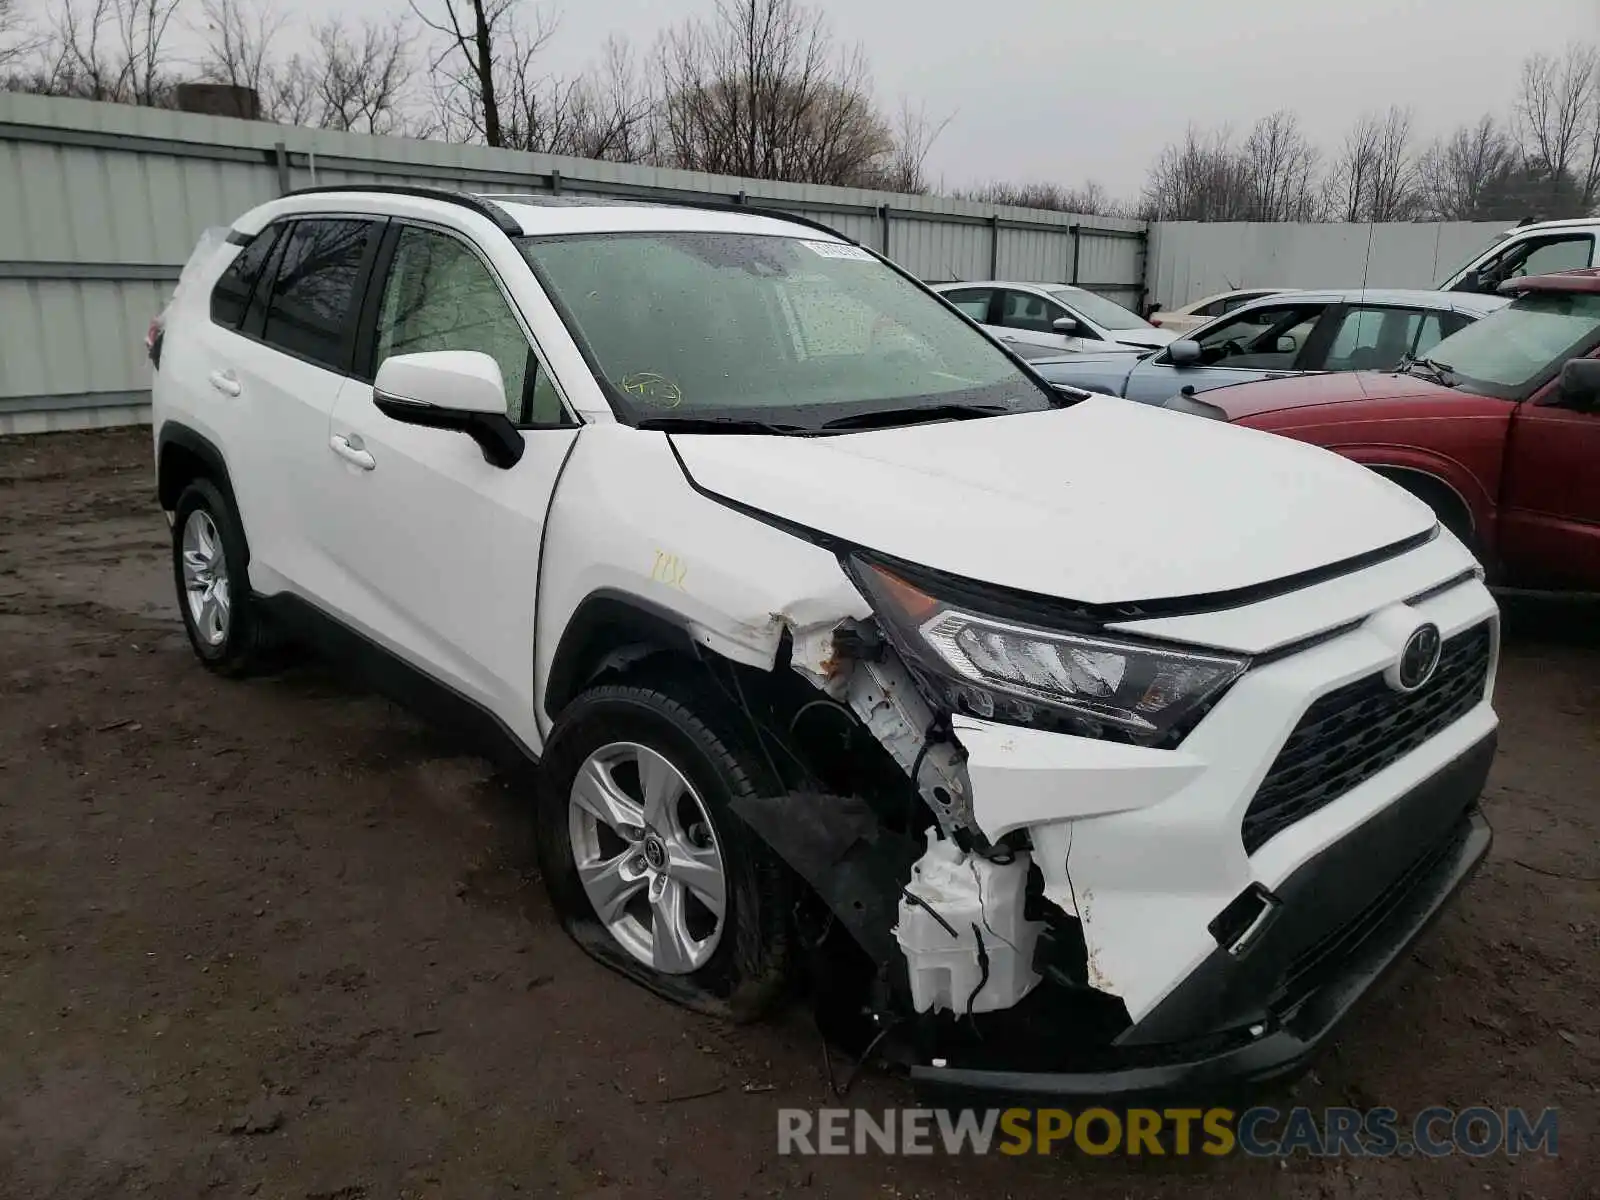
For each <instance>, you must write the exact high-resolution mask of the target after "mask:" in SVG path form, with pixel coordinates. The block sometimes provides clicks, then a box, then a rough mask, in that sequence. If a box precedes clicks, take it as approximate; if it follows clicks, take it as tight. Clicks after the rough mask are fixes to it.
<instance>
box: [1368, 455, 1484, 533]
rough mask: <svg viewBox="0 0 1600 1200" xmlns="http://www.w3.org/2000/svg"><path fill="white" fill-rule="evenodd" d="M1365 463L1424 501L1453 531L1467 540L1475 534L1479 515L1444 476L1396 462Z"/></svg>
mask: <svg viewBox="0 0 1600 1200" xmlns="http://www.w3.org/2000/svg"><path fill="white" fill-rule="evenodd" d="M1366 465H1367V467H1368V468H1369V469H1370V470H1372V471H1373V472H1375V473H1376V474H1379V475H1382V476H1383V477H1384V478H1385V479H1388V480H1390V481H1392V482H1394V483H1397V484H1399V485H1400V486H1401V487H1403V488H1405V490H1406V491H1408V492H1410V493H1411V494H1412V495H1413V496H1415V497H1416V498H1417V499H1419V500H1421V501H1422V502H1423V503H1425V504H1427V505H1428V507H1430V508H1432V509H1433V511H1434V513H1435V514H1437V516H1438V517H1439V520H1440V521H1441V522H1443V524H1444V525H1445V526H1446V528H1448V529H1449V530H1450V531H1451V532H1452V533H1454V534H1456V535H1457V536H1460V537H1464V538H1467V539H1475V538H1476V537H1477V536H1478V514H1477V513H1476V512H1475V511H1474V509H1473V507H1472V504H1471V502H1470V501H1468V499H1467V498H1466V496H1465V495H1464V494H1463V493H1462V491H1461V489H1460V488H1459V487H1457V486H1456V485H1455V484H1454V483H1452V482H1451V481H1450V480H1449V479H1447V478H1445V477H1444V476H1443V475H1441V474H1439V473H1438V472H1436V471H1431V470H1429V469H1427V468H1426V467H1417V466H1406V465H1402V464H1396V463H1367V464H1366Z"/></svg>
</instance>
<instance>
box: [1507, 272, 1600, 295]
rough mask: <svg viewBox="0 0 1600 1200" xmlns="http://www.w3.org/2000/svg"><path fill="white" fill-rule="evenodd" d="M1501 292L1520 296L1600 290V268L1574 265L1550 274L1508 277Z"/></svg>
mask: <svg viewBox="0 0 1600 1200" xmlns="http://www.w3.org/2000/svg"><path fill="white" fill-rule="evenodd" d="M1500 292H1501V294H1502V295H1506V296H1520V295H1521V294H1522V293H1523V292H1600V269H1597V268H1595V267H1574V268H1573V269H1572V270H1570V271H1554V272H1552V273H1550V274H1549V275H1528V276H1525V277H1523V278H1522V279H1508V280H1506V281H1505V282H1504V283H1502V284H1501V285H1500Z"/></svg>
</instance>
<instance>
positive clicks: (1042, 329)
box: [996, 288, 1106, 353]
mask: <svg viewBox="0 0 1600 1200" xmlns="http://www.w3.org/2000/svg"><path fill="white" fill-rule="evenodd" d="M999 307H1000V312H999V317H998V320H999V328H998V330H997V331H996V332H997V333H998V335H999V337H1000V339H1001V340H1002V341H1007V342H1013V343H1020V344H1023V345H1028V346H1048V347H1049V348H1051V349H1052V350H1056V351H1060V352H1062V353H1066V352H1069V351H1070V352H1073V353H1081V352H1084V351H1088V350H1095V349H1099V350H1104V349H1106V343H1104V342H1101V341H1097V340H1095V339H1091V338H1082V337H1074V336H1072V335H1069V334H1064V333H1057V332H1056V331H1055V322H1056V321H1058V320H1060V319H1061V318H1063V317H1072V316H1073V314H1072V313H1070V312H1068V311H1067V310H1066V309H1065V308H1063V307H1062V306H1061V305H1060V304H1058V303H1056V302H1055V301H1054V300H1051V299H1049V298H1047V297H1045V296H1040V295H1038V294H1036V293H1034V292H1024V291H1020V290H1017V289H1015V288H1006V289H1004V290H1003V291H1001V293H1000V306H999ZM1074 319H1077V318H1074Z"/></svg>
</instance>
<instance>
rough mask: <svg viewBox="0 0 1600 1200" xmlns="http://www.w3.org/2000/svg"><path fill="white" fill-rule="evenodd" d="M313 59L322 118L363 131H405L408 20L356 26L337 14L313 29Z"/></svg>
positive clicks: (316, 99) (321, 120)
mask: <svg viewBox="0 0 1600 1200" xmlns="http://www.w3.org/2000/svg"><path fill="white" fill-rule="evenodd" d="M313 33H314V35H315V38H316V44H317V48H316V50H315V51H314V52H313V54H312V57H311V60H310V72H311V76H312V79H313V80H314V81H315V82H314V88H313V97H314V100H313V102H314V104H315V105H316V107H317V110H318V111H317V116H316V123H317V124H318V125H321V126H323V127H324V128H327V129H348V130H354V131H356V132H358V133H399V132H401V131H402V128H403V125H404V114H403V112H402V111H401V103H402V93H403V91H404V88H405V85H406V82H407V78H408V75H409V72H410V63H409V61H408V55H407V45H408V42H409V39H408V37H407V34H406V30H405V25H404V23H403V22H402V21H400V20H398V19H395V20H391V21H388V22H381V21H374V20H367V21H364V22H362V23H361V24H360V25H358V26H357V27H356V28H355V29H354V30H351V29H348V28H347V27H346V26H345V24H344V22H343V21H342V20H341V19H340V18H338V17H333V18H330V19H328V20H327V21H324V22H322V23H321V24H320V25H318V26H317V27H316V28H315V30H314V31H313Z"/></svg>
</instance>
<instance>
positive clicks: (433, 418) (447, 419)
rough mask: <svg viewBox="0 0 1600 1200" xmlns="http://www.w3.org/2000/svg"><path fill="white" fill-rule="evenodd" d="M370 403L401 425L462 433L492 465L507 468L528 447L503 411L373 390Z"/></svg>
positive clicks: (520, 456) (512, 465)
mask: <svg viewBox="0 0 1600 1200" xmlns="http://www.w3.org/2000/svg"><path fill="white" fill-rule="evenodd" d="M372 403H373V404H374V405H375V406H376V407H377V409H378V411H379V412H381V413H382V414H383V415H384V416H386V417H388V418H389V419H390V420H394V421H399V422H400V423H401V424H403V425H420V426H422V427H423V428H424V429H444V430H449V431H450V432H452V433H464V434H466V435H467V436H468V437H470V438H471V439H472V440H473V441H475V442H477V443H478V449H480V450H482V451H483V459H484V461H485V462H487V463H488V464H489V465H490V466H492V467H499V468H500V469H501V470H503V471H504V470H510V469H511V468H512V467H514V466H516V465H517V464H518V463H519V462H521V461H522V453H523V451H524V450H526V449H527V448H528V445H527V443H526V442H524V441H523V440H522V435H521V434H520V433H518V432H517V427H516V426H515V425H513V424H512V423H511V421H510V420H509V419H508V418H507V417H506V415H505V414H504V413H478V412H466V411H463V410H462V409H459V408H439V407H437V406H436V405H432V404H418V403H416V402H415V401H413V400H402V399H400V398H399V397H398V396H389V395H385V394H384V393H383V392H380V391H378V390H377V389H373V393H372Z"/></svg>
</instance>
